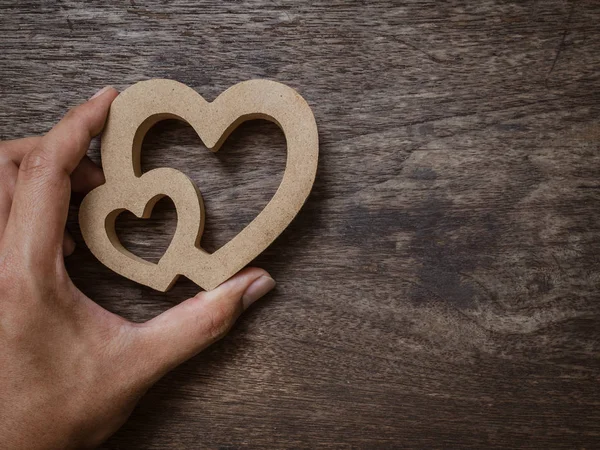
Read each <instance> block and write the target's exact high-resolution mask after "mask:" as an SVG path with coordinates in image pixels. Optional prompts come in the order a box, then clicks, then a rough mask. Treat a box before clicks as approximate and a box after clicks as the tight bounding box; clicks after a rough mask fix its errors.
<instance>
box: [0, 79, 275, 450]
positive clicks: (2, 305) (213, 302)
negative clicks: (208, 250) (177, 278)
mask: <svg viewBox="0 0 600 450" xmlns="http://www.w3.org/2000/svg"><path fill="white" fill-rule="evenodd" d="M116 96H117V91H116V90H115V89H112V88H108V89H105V90H103V91H100V92H99V93H98V94H97V95H96V96H94V97H93V98H92V99H90V100H89V101H88V102H86V103H84V104H82V105H80V106H78V107H76V108H74V109H72V110H71V111H69V113H68V114H67V115H66V116H65V117H64V118H63V119H62V120H61V121H60V122H59V123H58V124H57V125H56V126H55V127H54V128H53V129H52V130H50V132H48V134H46V135H45V136H43V137H35V138H26V139H20V140H15V141H5V142H0V443H2V448H3V449H4V448H6V449H13V448H14V449H30V450H36V449H63V448H91V447H94V446H97V445H98V444H100V443H101V442H102V441H104V440H105V439H106V438H108V437H109V436H110V435H111V434H112V433H114V432H115V431H116V430H117V429H118V428H119V427H120V426H121V425H122V424H123V423H124V422H125V420H126V419H127V417H128V416H129V415H130V413H131V411H132V410H133V408H134V406H135V404H136V402H137V401H138V400H139V398H140V397H141V396H142V395H143V394H144V393H145V392H146V390H147V389H148V388H149V387H150V386H151V385H152V384H153V383H155V382H156V381H157V380H158V379H159V378H160V377H162V376H163V375H164V374H165V373H166V372H168V371H169V370H171V369H173V368H174V367H176V366H177V365H178V364H180V363H182V362H183V361H185V360H187V359H189V358H190V357H192V356H194V355H196V354H197V353H198V352H200V351H201V350H202V349H204V348H205V347H207V346H208V345H210V344H211V343H213V342H215V341H216V340H218V339H219V338H221V337H222V336H223V335H224V334H225V333H226V332H227V331H228V330H229V328H230V327H231V326H232V325H233V323H234V322H235V320H236V318H237V317H238V316H239V314H240V313H241V312H242V311H243V310H244V309H246V308H247V307H248V306H250V304H252V303H253V302H254V301H256V300H257V299H258V298H260V297H261V296H262V295H264V294H265V293H267V292H268V291H270V290H271V289H272V288H273V287H274V285H275V282H274V281H273V280H272V279H271V278H270V277H269V275H268V274H267V273H266V272H265V271H264V270H261V269H257V268H248V269H245V270H243V271H242V272H240V273H238V274H237V275H236V276H234V277H233V278H232V279H230V280H229V281H227V282H225V283H223V284H222V285H221V286H219V287H218V288H216V289H214V290H213V291H210V292H200V293H199V294H198V295H196V296H195V297H193V298H191V299H189V300H186V301H184V302H182V303H181V304H179V305H177V306H175V307H173V308H172V309H170V310H168V311H166V312H164V313H162V314H161V315H159V316H157V317H155V318H154V319H152V320H150V321H148V322H146V323H142V324H135V323H131V322H129V321H127V320H125V319H123V318H122V317H120V316H117V315H115V314H113V313H111V312H109V311H106V310H105V309H103V308H101V307H100V306H99V305H97V304H96V303H94V302H93V301H92V300H90V299H89V298H88V297H86V296H85V295H84V294H83V293H82V292H81V291H80V290H79V289H77V288H76V287H75V285H74V284H73V283H72V281H71V279H70V278H69V276H68V274H67V272H66V269H65V265H64V261H63V257H64V255H65V254H69V253H70V252H72V251H73V249H74V243H73V240H72V238H71V237H70V236H68V234H65V223H66V219H67V213H68V208H69V199H70V194H71V190H73V191H76V192H86V191H89V190H90V189H93V188H94V187H96V186H98V185H100V184H102V183H103V182H104V177H103V175H102V172H101V170H100V169H99V168H98V167H97V166H95V165H94V163H93V162H92V161H91V160H89V159H88V158H87V157H86V156H85V153H86V151H87V149H88V146H89V143H90V139H91V138H92V137H93V136H95V135H97V134H99V133H100V131H101V130H102V128H103V126H104V122H105V120H106V116H107V113H108V110H109V107H110V104H111V103H112V101H113V100H114V99H115V97H116Z"/></svg>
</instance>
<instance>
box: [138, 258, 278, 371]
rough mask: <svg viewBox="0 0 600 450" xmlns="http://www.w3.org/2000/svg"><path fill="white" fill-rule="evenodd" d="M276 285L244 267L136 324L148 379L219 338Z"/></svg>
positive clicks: (262, 275)
mask: <svg viewBox="0 0 600 450" xmlns="http://www.w3.org/2000/svg"><path fill="white" fill-rule="evenodd" d="M274 287H275V281H274V280H273V279H272V278H271V277H270V276H269V274H268V273H267V272H266V271H264V270H262V269H258V268H255V267H254V268H247V269H244V270H242V271H241V272H239V273H238V274H237V275H235V276H234V277H233V278H231V279H229V280H228V281H226V282H225V283H223V284H221V285H220V286H219V287H217V288H216V289H214V290H212V291H207V292H204V291H203V292H200V293H199V294H198V295H196V296H195V297H192V298H190V299H189V300H186V301H184V302H182V303H180V304H179V305H177V306H175V307H173V308H171V309H169V310H167V311H165V312H164V313H162V314H161V315H159V316H157V317H155V318H154V319H152V320H150V321H148V322H146V323H145V324H143V325H141V326H140V327H139V331H140V336H139V337H140V339H141V345H142V347H145V348H143V349H142V351H141V354H142V355H151V358H144V357H142V358H141V360H146V361H145V362H144V364H147V365H148V367H146V368H145V371H149V375H150V377H151V378H160V377H161V376H162V375H164V374H165V373H166V372H168V371H169V370H171V369H173V368H174V367H176V366H178V365H179V364H181V363H182V362H184V361H186V360H188V359H189V358H191V357H192V356H194V355H196V354H198V353H199V352H200V351H202V350H203V349H205V348H206V347H208V346H209V345H210V344H212V343H213V342H215V341H217V340H219V339H221V338H222V337H223V336H224V335H225V334H226V333H227V332H228V331H229V329H230V328H231V327H232V326H233V324H234V323H235V321H236V319H237V318H238V317H239V315H240V314H241V313H242V312H243V311H244V310H245V309H247V308H248V307H249V306H250V305H251V304H252V303H254V302H255V301H256V300H258V299H259V298H260V297H262V296H263V295H265V294H266V293H267V292H269V291H270V290H271V289H273V288H274Z"/></svg>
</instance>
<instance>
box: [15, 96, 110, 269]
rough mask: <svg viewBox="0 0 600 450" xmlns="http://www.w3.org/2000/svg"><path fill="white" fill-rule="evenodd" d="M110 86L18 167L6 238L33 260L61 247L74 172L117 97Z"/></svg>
mask: <svg viewBox="0 0 600 450" xmlns="http://www.w3.org/2000/svg"><path fill="white" fill-rule="evenodd" d="M117 95H118V92H117V91H116V90H115V89H113V88H105V90H104V91H103V92H102V93H101V95H98V96H96V97H93V98H92V99H90V100H89V101H87V102H86V103H83V104H81V105H79V106H77V107H75V108H73V109H71V110H70V111H69V112H68V113H67V114H66V115H65V117H64V118H63V119H62V120H61V121H60V122H59V123H58V124H57V125H56V126H55V127H54V128H52V130H50V131H49V132H48V133H47V134H46V135H45V136H44V137H43V138H42V139H41V141H40V142H39V143H38V145H37V146H36V147H35V148H34V149H33V150H32V151H31V152H29V153H28V154H26V155H25V157H24V158H23V160H22V161H21V165H20V167H19V174H18V176H17V184H16V186H15V193H14V198H13V205H12V208H11V213H10V217H9V219H8V223H7V226H6V230H5V234H4V236H5V237H6V238H7V242H11V243H14V244H16V245H19V246H20V247H21V248H22V250H24V251H25V253H26V254H28V255H30V256H32V257H34V258H46V257H47V256H49V255H56V254H57V253H59V252H61V251H62V236H63V231H64V227H65V223H66V220H67V214H68V209H69V198H70V194H71V182H70V175H71V173H72V172H73V170H74V169H75V168H76V167H77V164H79V161H80V160H81V159H82V158H83V156H84V155H85V153H86V152H87V149H88V147H89V144H90V140H91V138H92V137H93V136H95V135H97V134H99V133H100V131H102V128H103V127H104V123H105V121H106V117H107V115H108V111H109V108H110V105H111V103H112V101H113V100H114V99H115V97H116V96H117Z"/></svg>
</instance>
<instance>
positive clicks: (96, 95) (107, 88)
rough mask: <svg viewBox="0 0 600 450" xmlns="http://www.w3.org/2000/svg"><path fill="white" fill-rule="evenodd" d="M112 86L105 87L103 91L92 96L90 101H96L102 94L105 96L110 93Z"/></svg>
mask: <svg viewBox="0 0 600 450" xmlns="http://www.w3.org/2000/svg"><path fill="white" fill-rule="evenodd" d="M111 87H112V86H104V87H103V88H102V89H100V90H99V91H98V92H96V93H95V94H94V95H92V97H91V98H90V100H93V99H95V98H96V97H99V96H101V95H102V94H104V93H105V92H106V91H108V90H109V89H110V88H111Z"/></svg>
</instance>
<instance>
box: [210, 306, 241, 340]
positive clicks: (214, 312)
mask: <svg viewBox="0 0 600 450" xmlns="http://www.w3.org/2000/svg"><path fill="white" fill-rule="evenodd" d="M236 316H237V315H236V311H235V309H234V308H232V307H230V306H227V305H218V306H215V307H213V308H211V309H210V311H209V312H208V313H207V315H206V332H207V335H208V336H209V337H210V339H211V340H213V341H217V340H219V339H221V338H222V337H223V336H225V335H226V334H227V332H228V331H229V330H230V329H231V327H232V326H233V324H234V322H235V318H236Z"/></svg>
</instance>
